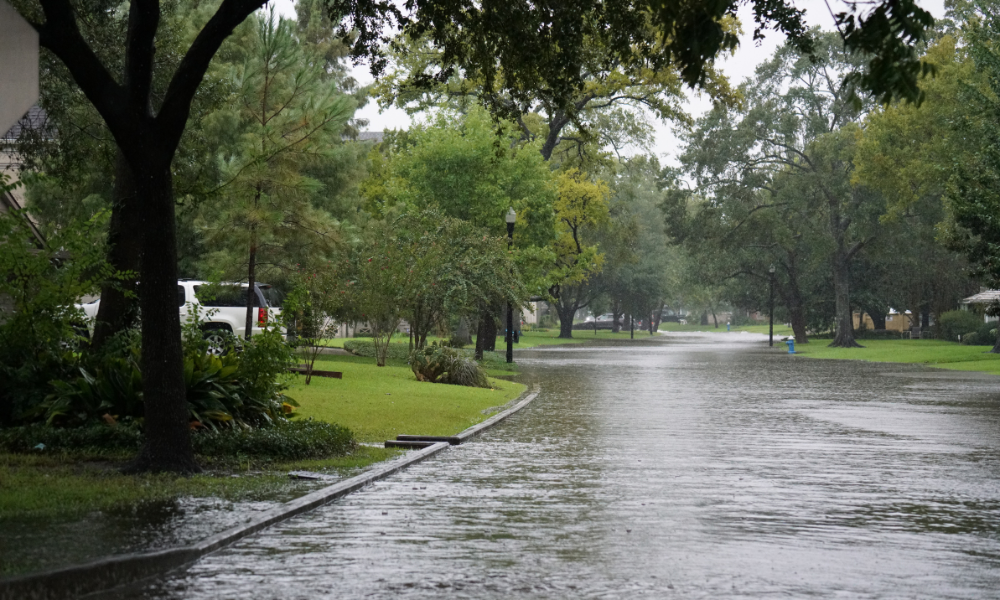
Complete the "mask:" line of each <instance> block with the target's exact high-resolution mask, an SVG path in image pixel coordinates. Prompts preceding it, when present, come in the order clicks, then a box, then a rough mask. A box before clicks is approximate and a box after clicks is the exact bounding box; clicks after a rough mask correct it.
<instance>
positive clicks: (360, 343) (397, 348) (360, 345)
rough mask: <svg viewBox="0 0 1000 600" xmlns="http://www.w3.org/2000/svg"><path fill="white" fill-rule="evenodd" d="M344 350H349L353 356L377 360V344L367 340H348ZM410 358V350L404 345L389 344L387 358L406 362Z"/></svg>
mask: <svg viewBox="0 0 1000 600" xmlns="http://www.w3.org/2000/svg"><path fill="white" fill-rule="evenodd" d="M344 350H347V351H348V352H350V353H351V354H356V355H357V356H365V357H368V358H375V357H376V355H377V354H376V349H375V342H369V341H367V340H357V339H353V340H347V341H346V342H344ZM409 356H410V350H409V349H408V348H407V347H406V346H404V345H403V344H389V345H388V348H387V349H386V358H391V359H393V360H406V359H407V358H409Z"/></svg>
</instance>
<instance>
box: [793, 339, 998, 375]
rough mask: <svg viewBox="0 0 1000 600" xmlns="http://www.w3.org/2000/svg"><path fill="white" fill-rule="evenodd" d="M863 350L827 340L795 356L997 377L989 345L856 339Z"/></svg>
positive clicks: (800, 349)
mask: <svg viewBox="0 0 1000 600" xmlns="http://www.w3.org/2000/svg"><path fill="white" fill-rule="evenodd" d="M858 343H859V344H861V345H862V346H864V348H830V347H829V346H827V344H829V340H815V341H812V342H810V343H809V344H806V345H803V344H799V345H797V346H795V352H796V354H797V355H798V356H804V357H806V358H826V359H838V360H865V361H871V362H891V363H911V364H922V365H927V366H929V367H935V368H938V369H952V370H955V371H980V372H983V373H990V374H993V375H1000V354H990V353H989V350H990V349H991V346H963V345H962V344H959V343H957V342H947V341H944V340H858Z"/></svg>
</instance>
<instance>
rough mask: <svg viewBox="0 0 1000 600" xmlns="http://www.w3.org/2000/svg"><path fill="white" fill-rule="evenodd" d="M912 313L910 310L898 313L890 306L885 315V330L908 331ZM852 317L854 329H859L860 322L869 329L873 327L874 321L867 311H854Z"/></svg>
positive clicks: (911, 325) (910, 326) (910, 325)
mask: <svg viewBox="0 0 1000 600" xmlns="http://www.w3.org/2000/svg"><path fill="white" fill-rule="evenodd" d="M912 314H913V313H911V312H910V311H906V312H903V313H900V312H897V311H896V310H894V309H891V308H890V309H889V313H888V314H887V315H886V316H885V330H886V331H897V332H904V331H910V329H911V328H912V327H913V322H912V321H911V320H910V317H911V315H912ZM853 319H854V328H855V329H861V328H862V324H863V326H864V328H865V329H867V330H869V331H872V330H874V329H875V322H874V321H872V318H871V317H870V316H869V315H868V313H857V312H856V313H854V315H853ZM862 319H864V320H862Z"/></svg>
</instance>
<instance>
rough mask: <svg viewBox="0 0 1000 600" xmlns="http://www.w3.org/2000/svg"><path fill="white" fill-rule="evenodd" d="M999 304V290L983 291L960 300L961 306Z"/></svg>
mask: <svg viewBox="0 0 1000 600" xmlns="http://www.w3.org/2000/svg"><path fill="white" fill-rule="evenodd" d="M993 302H1000V290H985V291H982V292H979V293H978V294H974V295H972V296H969V297H968V298H963V299H962V304H992V303H993Z"/></svg>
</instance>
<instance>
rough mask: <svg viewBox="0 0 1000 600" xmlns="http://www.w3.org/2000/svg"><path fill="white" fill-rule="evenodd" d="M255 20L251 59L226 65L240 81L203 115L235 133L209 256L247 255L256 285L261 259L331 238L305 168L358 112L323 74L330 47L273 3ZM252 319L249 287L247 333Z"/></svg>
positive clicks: (211, 213)
mask: <svg viewBox="0 0 1000 600" xmlns="http://www.w3.org/2000/svg"><path fill="white" fill-rule="evenodd" d="M254 25H255V27H254V30H253V33H252V35H251V39H250V41H249V43H248V47H247V48H246V57H245V60H244V61H243V62H242V64H238V65H235V67H234V68H233V69H232V71H231V74H230V78H231V79H232V80H233V81H235V82H236V85H237V86H238V93H237V94H236V95H235V97H234V98H233V105H232V107H230V108H229V109H228V110H220V111H216V112H214V113H212V114H211V115H209V116H208V117H207V119H211V120H212V121H214V122H220V121H221V123H222V124H221V125H216V126H217V127H219V128H224V127H226V126H229V127H233V125H232V123H233V121H236V122H237V123H238V125H237V126H236V127H234V128H233V129H235V130H234V131H229V132H228V135H229V136H231V137H232V138H235V139H236V140H238V141H237V142H236V143H235V144H234V145H232V146H230V147H224V148H223V149H222V152H224V154H223V156H221V157H220V160H222V161H224V164H223V167H222V169H221V170H222V173H223V177H225V178H226V181H224V183H223V184H222V186H221V190H220V192H221V193H220V196H221V198H220V199H221V202H214V203H211V204H209V205H207V206H205V207H204V210H203V211H202V213H203V215H204V217H203V218H204V220H205V222H206V223H207V226H206V233H207V240H206V241H207V243H208V245H209V246H210V247H212V246H214V247H217V248H219V247H221V249H220V254H221V257H217V258H216V260H214V261H212V262H214V263H215V265H218V266H220V267H221V268H222V269H225V270H230V269H227V267H229V265H233V264H238V265H244V266H245V269H246V270H245V271H244V273H245V276H246V281H247V283H248V285H249V287H250V288H251V289H252V288H253V287H254V284H255V283H256V282H257V281H258V269H259V268H260V267H264V272H265V273H266V272H267V271H268V270H271V271H281V270H282V268H284V269H288V268H290V266H291V264H295V263H294V261H292V260H288V259H289V257H288V253H287V251H286V250H287V249H288V248H289V247H290V246H294V247H298V248H301V247H302V246H307V247H308V246H313V247H316V249H321V248H322V247H323V246H327V247H328V246H329V245H330V240H331V238H332V237H333V232H332V229H333V224H332V223H331V222H330V219H329V218H328V217H326V216H325V215H324V214H323V212H322V211H320V210H318V209H316V208H315V207H314V206H313V203H312V199H313V197H314V196H316V195H317V194H319V193H320V192H321V191H322V185H321V184H320V183H319V182H318V181H316V180H313V179H312V178H310V177H308V176H306V175H305V174H304V172H303V171H304V170H305V167H306V166H307V165H308V164H309V163H314V162H320V161H322V160H323V159H324V158H325V155H326V154H327V152H328V150H329V149H332V148H334V147H336V146H337V145H338V144H339V143H340V139H339V138H340V135H341V133H342V132H343V130H344V127H345V125H346V123H347V121H348V120H349V119H350V117H351V116H352V114H353V112H354V101H353V99H352V98H351V97H349V96H345V95H343V94H341V93H340V92H339V89H338V86H337V83H336V82H335V81H327V80H326V77H325V75H326V68H327V65H326V60H325V57H324V56H323V55H321V54H318V53H314V52H310V51H309V49H307V48H306V47H304V44H302V43H300V42H299V41H298V40H297V39H296V37H295V34H294V32H293V27H294V23H293V22H292V21H288V20H286V19H278V20H276V19H275V15H274V9H273V8H272V9H271V11H270V13H269V14H268V15H267V16H257V17H256V18H255V19H254ZM241 254H242V257H241V256H240V255H241ZM234 255H235V256H234ZM293 256H294V255H293ZM261 259H263V260H261ZM283 259H284V260H283ZM283 262H284V264H282V263H283ZM268 267H270V269H268ZM240 279H242V277H240ZM255 319H256V315H255V314H254V302H253V296H252V294H248V295H247V312H246V337H247V338H248V339H249V337H250V335H251V332H252V328H253V323H254V321H255Z"/></svg>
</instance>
